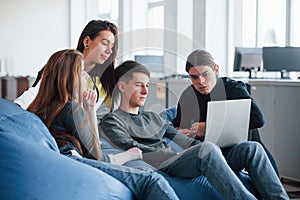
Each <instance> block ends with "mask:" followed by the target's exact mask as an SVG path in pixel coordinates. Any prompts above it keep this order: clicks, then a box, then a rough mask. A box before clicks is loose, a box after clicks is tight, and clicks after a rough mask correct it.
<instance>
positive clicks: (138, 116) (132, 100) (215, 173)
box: [101, 61, 288, 200]
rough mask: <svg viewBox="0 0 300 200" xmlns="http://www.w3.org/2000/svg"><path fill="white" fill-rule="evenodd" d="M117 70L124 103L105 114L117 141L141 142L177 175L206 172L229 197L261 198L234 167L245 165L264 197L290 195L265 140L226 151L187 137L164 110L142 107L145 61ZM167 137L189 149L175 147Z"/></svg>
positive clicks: (153, 160)
mask: <svg viewBox="0 0 300 200" xmlns="http://www.w3.org/2000/svg"><path fill="white" fill-rule="evenodd" d="M115 76H116V77H115V78H116V81H117V87H116V89H117V92H115V94H120V96H121V101H120V106H119V107H118V108H117V109H116V110H115V111H113V112H111V113H108V114H107V115H105V116H104V118H103V120H102V121H101V127H102V129H103V131H104V133H105V135H106V137H107V139H108V140H109V141H110V142H111V143H113V144H114V145H115V146H116V147H119V148H121V149H123V150H127V149H129V148H131V147H138V148H139V149H141V150H142V152H143V160H144V161H146V162H147V163H149V164H151V165H152V166H154V167H157V169H159V170H162V171H163V172H165V173H167V174H169V175H171V176H175V177H188V178H191V177H197V176H199V175H205V176H206V177H207V178H208V180H209V181H210V183H211V184H212V185H213V186H214V188H215V189H216V190H217V191H218V192H219V193H220V194H221V195H222V197H223V198H224V199H231V200H232V199H256V197H255V196H254V195H252V194H251V193H250V192H249V191H248V190H247V189H246V188H245V187H244V185H243V184H242V183H241V181H240V180H239V179H238V178H237V176H236V174H235V173H234V171H240V170H242V169H244V168H245V169H246V170H247V171H248V172H249V176H250V177H251V179H252V182H253V183H254V185H255V188H256V189H257V190H258V192H259V193H260V195H261V196H262V198H263V199H288V196H287V194H286V192H285V190H284V188H283V186H282V185H281V183H280V180H279V178H278V177H277V175H276V173H275V171H274V170H273V168H272V165H271V163H270V161H269V159H268V158H267V156H266V154H265V152H264V150H263V148H262V146H261V145H260V144H258V143H256V142H242V143H239V144H236V145H234V146H233V147H231V148H230V150H229V151H228V152H227V153H226V155H224V156H223V155H222V152H221V150H220V148H219V147H218V146H217V145H215V144H213V143H211V142H200V141H197V140H194V139H193V138H190V137H187V136H186V135H184V134H182V133H181V132H179V131H178V130H177V129H175V128H174V127H173V126H172V125H170V123H168V122H167V121H166V120H164V119H163V118H162V117H160V116H159V115H158V114H156V113H154V112H149V111H140V110H139V108H140V107H142V106H143V105H144V103H145V101H146V98H147V94H148V86H149V77H150V72H149V71H148V70H147V69H146V68H145V67H144V66H143V65H141V64H139V63H137V62H135V61H126V62H124V63H122V64H121V65H120V66H119V67H117V68H116V70H115ZM163 137H168V138H169V139H171V140H173V141H174V142H176V143H177V144H178V145H180V146H181V147H183V148H184V149H185V150H183V151H182V152H174V151H173V150H172V149H171V147H170V146H169V145H168V144H167V142H166V140H165V139H164V138H163Z"/></svg>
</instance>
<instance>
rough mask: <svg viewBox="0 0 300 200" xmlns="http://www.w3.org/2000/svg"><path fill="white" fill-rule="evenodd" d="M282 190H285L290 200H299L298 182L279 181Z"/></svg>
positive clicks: (299, 185)
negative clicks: (282, 187)
mask: <svg viewBox="0 0 300 200" xmlns="http://www.w3.org/2000/svg"><path fill="white" fill-rule="evenodd" d="M281 181H282V184H283V186H284V188H285V189H286V191H287V193H288V195H289V197H290V199H293V200H296V199H297V200H300V182H295V181H290V180H287V179H281Z"/></svg>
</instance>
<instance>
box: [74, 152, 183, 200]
mask: <svg viewBox="0 0 300 200" xmlns="http://www.w3.org/2000/svg"><path fill="white" fill-rule="evenodd" d="M70 157H71V158H73V159H75V160H77V161H79V162H82V163H85V164H87V165H90V166H92V167H95V168H97V169H99V170H101V171H103V172H105V173H107V174H109V175H110V176H112V177H114V178H116V179H117V180H119V181H120V182H122V183H123V184H124V185H126V186H127V187H128V188H129V189H130V190H131V191H132V193H133V194H134V196H135V198H136V199H149V200H150V199H151V200H152V199H174V200H176V199H179V198H178V197H177V195H176V193H175V192H174V190H173V189H172V187H171V186H170V185H169V183H168V182H167V180H166V179H165V178H164V177H163V176H162V175H160V174H158V173H157V172H155V171H153V170H147V169H146V168H145V169H143V170H140V169H135V168H131V167H126V166H118V165H113V164H110V163H105V162H102V161H97V160H92V159H86V158H79V157H77V156H70ZM112 187H113V186H112Z"/></svg>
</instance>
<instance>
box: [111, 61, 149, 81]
mask: <svg viewBox="0 0 300 200" xmlns="http://www.w3.org/2000/svg"><path fill="white" fill-rule="evenodd" d="M135 72H139V73H144V74H146V75H147V76H148V77H150V71H149V70H148V69H147V68H146V67H145V66H144V65H142V64H141V63H139V62H137V61H133V60H128V61H125V62H123V63H121V64H120V65H119V66H118V67H117V68H116V69H115V80H116V82H118V81H119V80H122V81H126V82H128V81H130V80H131V79H132V77H133V76H132V75H133V73H135Z"/></svg>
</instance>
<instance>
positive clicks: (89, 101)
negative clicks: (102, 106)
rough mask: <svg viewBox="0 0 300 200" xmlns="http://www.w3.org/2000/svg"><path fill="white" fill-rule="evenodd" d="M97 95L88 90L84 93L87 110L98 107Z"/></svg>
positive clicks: (84, 103)
mask: <svg viewBox="0 0 300 200" xmlns="http://www.w3.org/2000/svg"><path fill="white" fill-rule="evenodd" d="M96 101H97V94H96V92H95V91H94V90H91V89H87V90H86V91H84V92H83V105H84V106H85V107H86V108H94V107H95V106H96Z"/></svg>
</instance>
